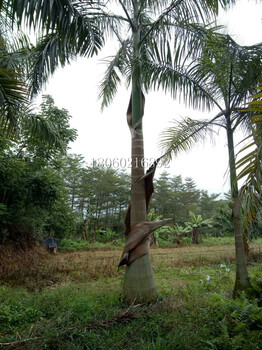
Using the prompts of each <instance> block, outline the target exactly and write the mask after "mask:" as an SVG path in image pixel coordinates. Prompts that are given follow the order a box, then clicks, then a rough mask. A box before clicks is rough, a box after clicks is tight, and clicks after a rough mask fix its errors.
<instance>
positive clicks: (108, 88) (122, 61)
mask: <svg viewBox="0 0 262 350" xmlns="http://www.w3.org/2000/svg"><path fill="white" fill-rule="evenodd" d="M130 55H131V45H130V41H129V40H126V41H125V42H122V45H121V47H120V49H119V50H118V52H117V54H116V55H115V56H114V57H111V59H110V60H109V59H108V60H104V61H105V62H106V63H107V69H106V72H105V76H104V78H103V80H102V81H101V83H100V92H99V98H100V99H101V100H102V104H101V106H102V109H103V108H104V107H107V106H108V105H109V104H110V102H111V101H112V100H113V97H114V96H115V94H116V92H117V87H118V85H119V84H120V83H121V75H122V76H123V75H126V74H127V75H130V74H128V72H129V69H130V61H129V60H128V58H129V57H130ZM128 67H129V68H128Z"/></svg>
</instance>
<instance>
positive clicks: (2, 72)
mask: <svg viewBox="0 0 262 350" xmlns="http://www.w3.org/2000/svg"><path fill="white" fill-rule="evenodd" d="M9 30H10V21H9V20H8V18H6V19H4V16H3V13H1V12H0V130H1V134H2V135H7V134H9V133H10V132H11V133H12V132H14V130H15V128H16V126H17V121H18V115H17V111H18V109H19V108H20V109H21V107H22V105H23V106H25V105H26V104H27V87H26V84H25V80H24V79H23V74H22V65H23V62H24V61H25V57H26V54H27V50H28V41H27V38H26V37H25V36H24V35H19V36H16V37H15V38H14V37H12V36H10V34H9V35H8V34H7V33H8V32H9Z"/></svg>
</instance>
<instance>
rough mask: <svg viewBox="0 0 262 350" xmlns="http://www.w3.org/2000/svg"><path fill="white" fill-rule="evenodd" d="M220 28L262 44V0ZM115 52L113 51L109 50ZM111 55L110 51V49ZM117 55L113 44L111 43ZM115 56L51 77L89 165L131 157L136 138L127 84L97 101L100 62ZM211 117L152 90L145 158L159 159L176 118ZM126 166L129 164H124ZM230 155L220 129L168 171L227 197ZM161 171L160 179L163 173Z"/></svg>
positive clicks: (75, 149) (223, 17) (244, 5)
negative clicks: (103, 104)
mask: <svg viewBox="0 0 262 350" xmlns="http://www.w3.org/2000/svg"><path fill="white" fill-rule="evenodd" d="M219 24H224V25H226V26H227V27H228V33H229V34H231V35H232V36H233V37H234V39H235V40H236V41H237V42H238V43H239V44H242V45H251V44H255V43H258V42H261V41H262V34H261V33H262V2H260V3H259V2H256V1H255V0H250V1H248V0H238V1H237V4H236V5H235V6H234V7H233V8H232V9H231V10H229V11H228V12H227V13H221V14H220V16H219ZM109 49H111V47H109ZM110 51H111V50H110ZM111 52H112V55H113V54H114V52H115V50H114V44H113V43H112V51H111ZM109 54H110V53H108V51H107V52H106V53H103V52H102V53H101V54H100V55H99V57H96V58H93V59H78V60H77V61H75V62H73V63H72V64H71V65H68V66H66V67H65V68H64V69H59V70H58V71H57V72H56V73H55V74H54V76H53V77H51V78H50V80H49V83H48V85H47V86H46V89H45V90H44V91H43V93H45V94H50V95H52V96H53V98H54V100H55V103H56V105H57V106H59V107H61V108H65V109H67V110H68V111H69V113H70V115H71V116H72V120H71V125H72V127H74V128H76V129H77V131H78V138H77V140H76V142H75V143H73V144H72V145H71V151H70V152H71V153H79V154H82V155H83V156H84V157H85V159H86V161H87V162H91V161H92V159H99V158H102V159H106V158H109V159H114V158H115V159H118V160H120V159H122V158H123V159H126V160H127V159H128V158H129V157H130V152H131V148H130V146H131V140H130V133H129V129H128V127H127V124H126V110H127V105H128V102H129V96H130V91H128V90H127V89H126V87H125V85H123V86H122V87H120V89H119V93H118V94H117V96H116V98H115V99H114V101H113V103H112V104H111V106H110V107H109V108H107V109H106V110H104V111H103V113H101V111H100V102H99V101H98V98H97V96H98V85H99V81H100V79H101V76H102V74H103V72H104V70H105V65H104V64H103V63H102V62H101V59H102V58H104V57H105V56H108V55H109ZM215 113H216V111H215V110H214V111H213V112H211V113H208V114H207V113H203V112H201V111H196V110H195V111H193V110H189V109H186V108H185V107H184V106H183V105H181V104H179V103H178V102H177V101H174V100H173V99H171V98H170V97H169V96H165V95H164V93H162V92H161V91H160V92H151V93H150V94H149V95H147V96H146V106H145V115H144V120H143V125H144V140H145V158H157V157H158V156H159V155H160V152H159V149H158V138H159V134H160V132H161V131H162V130H163V129H165V128H166V127H167V126H169V125H170V121H171V120H172V119H174V118H176V119H178V118H181V117H186V116H190V117H193V118H209V117H210V116H213V115H215ZM123 162H125V161H123ZM227 163H228V155H227V147H226V135H225V133H224V131H223V130H221V132H220V135H219V137H217V138H216V141H215V143H214V144H213V145H212V144H211V143H210V142H206V143H205V144H204V145H203V144H199V145H197V146H196V147H195V148H194V149H193V150H192V151H191V152H189V153H181V155H180V156H179V157H178V158H176V159H174V160H173V161H172V163H171V164H170V167H169V168H168V169H166V170H167V171H168V172H169V173H170V174H171V175H182V177H183V178H185V177H192V178H193V179H194V180H195V182H196V184H197V186H198V188H200V189H205V190H208V191H209V192H210V193H223V192H227V191H228V189H229V185H228V183H229V181H228V180H229V179H228V171H227V169H228V168H227ZM161 171H162V170H161V169H158V170H157V174H156V175H157V176H159V174H160V173H161Z"/></svg>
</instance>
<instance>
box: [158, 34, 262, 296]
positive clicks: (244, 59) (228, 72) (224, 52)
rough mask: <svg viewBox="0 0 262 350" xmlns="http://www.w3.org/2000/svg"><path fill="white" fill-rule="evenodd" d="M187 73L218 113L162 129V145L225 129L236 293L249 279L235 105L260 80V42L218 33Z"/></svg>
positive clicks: (242, 118)
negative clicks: (244, 41) (243, 43)
mask: <svg viewBox="0 0 262 350" xmlns="http://www.w3.org/2000/svg"><path fill="white" fill-rule="evenodd" d="M186 74H188V76H190V77H191V79H192V80H194V81H195V82H196V83H197V84H198V85H199V89H202V90H205V91H206V93H207V94H208V96H209V98H210V103H211V104H213V105H214V106H216V107H217V108H218V109H219V113H218V114H217V115H216V116H215V117H214V118H213V119H212V120H209V121H207V120H205V121H197V120H192V119H190V118H187V119H185V120H184V121H183V122H180V123H176V124H175V125H174V127H171V128H169V129H167V130H166V131H165V132H164V133H163V138H162V146H163V147H164V149H165V151H166V152H167V153H169V155H170V154H172V153H173V154H175V153H177V152H178V151H179V150H185V149H188V148H189V147H191V146H192V144H193V143H194V142H195V141H198V140H199V139H204V138H205V136H206V133H207V132H212V127H213V126H218V127H221V128H223V129H225V131H226V135H227V146H228V157H229V173H230V188H231V197H232V202H233V209H232V218H233V222H234V234H235V249H236V281H235V287H234V295H237V294H238V293H239V291H240V290H244V289H246V288H247V286H248V285H249V279H248V271H247V265H246V259H245V253H244V243H243V235H242V228H241V200H240V196H239V191H238V182H237V172H236V160H235V145H234V133H235V132H236V130H238V129H239V128H240V127H244V128H246V127H247V125H248V123H249V120H250V118H249V116H248V114H247V113H246V114H243V113H242V115H241V113H239V112H238V109H239V108H240V106H241V105H242V104H243V103H245V101H246V100H247V98H248V96H249V95H250V93H251V92H252V91H253V89H254V87H255V86H256V85H257V84H258V82H260V81H261V78H262V44H259V45H254V46H240V45H238V44H237V43H236V42H235V41H234V40H233V39H232V38H231V37H230V36H229V35H218V36H217V39H216V40H214V38H212V40H207V41H206V43H205V48H204V50H203V55H202V57H201V58H200V59H198V60H196V61H194V62H193V63H192V65H191V66H190V67H189V68H188V69H187V71H186Z"/></svg>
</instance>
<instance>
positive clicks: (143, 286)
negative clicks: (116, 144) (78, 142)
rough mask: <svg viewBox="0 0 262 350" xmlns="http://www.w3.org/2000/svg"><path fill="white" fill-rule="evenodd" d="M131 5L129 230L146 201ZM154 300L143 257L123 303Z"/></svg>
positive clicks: (143, 215)
mask: <svg viewBox="0 0 262 350" xmlns="http://www.w3.org/2000/svg"><path fill="white" fill-rule="evenodd" d="M133 5H134V17H135V19H134V24H135V25H134V28H133V57H134V59H133V67H132V97H131V104H132V113H131V116H132V128H131V129H132V130H131V137H132V155H131V156H132V169H131V212H130V226H131V228H132V226H134V225H136V224H138V223H141V222H143V221H146V219H147V212H146V197H145V182H144V181H139V182H137V180H138V179H139V178H141V177H142V176H143V175H144V173H145V170H144V141H143V127H142V116H143V101H142V89H141V83H140V74H141V72H140V60H139V58H140V47H139V42H140V28H139V18H138V1H137V0H134V1H133ZM149 246H150V240H149V238H148V237H146V238H145V239H144V240H143V241H142V243H140V244H139V246H137V247H136V248H135V249H134V250H133V251H131V253H130V256H131V260H132V255H133V256H135V255H141V254H140V252H145V251H148V252H149ZM155 298H156V286H155V282H154V278H153V271H152V266H151V261H150V256H149V254H145V255H143V256H141V257H139V258H138V259H136V260H135V261H133V262H132V263H131V264H130V265H128V266H127V268H126V274H125V281H124V299H125V300H127V301H129V302H133V301H135V302H148V301H152V300H154V299H155Z"/></svg>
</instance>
